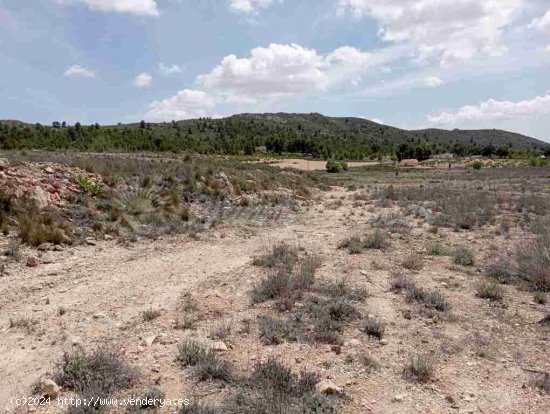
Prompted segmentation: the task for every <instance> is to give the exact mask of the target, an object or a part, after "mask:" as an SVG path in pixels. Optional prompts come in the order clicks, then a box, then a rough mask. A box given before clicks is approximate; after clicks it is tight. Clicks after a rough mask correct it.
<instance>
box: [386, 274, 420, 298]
mask: <svg viewBox="0 0 550 414" xmlns="http://www.w3.org/2000/svg"><path fill="white" fill-rule="evenodd" d="M413 286H414V282H413V281H412V280H411V279H409V277H408V276H407V275H406V274H404V273H401V272H394V273H392V274H391V276H390V291H392V292H396V293H398V292H401V291H402V290H408V289H411V288H412V287H413Z"/></svg>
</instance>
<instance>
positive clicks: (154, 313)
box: [141, 308, 161, 322]
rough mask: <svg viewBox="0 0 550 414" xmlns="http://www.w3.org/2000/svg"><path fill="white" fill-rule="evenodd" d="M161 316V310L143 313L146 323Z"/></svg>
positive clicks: (151, 309)
mask: <svg viewBox="0 0 550 414" xmlns="http://www.w3.org/2000/svg"><path fill="white" fill-rule="evenodd" d="M160 315H161V312H160V310H158V309H153V308H150V309H147V310H144V311H143V312H141V317H142V319H143V320H144V321H145V322H150V321H152V320H154V319H157V318H158V317H159V316H160Z"/></svg>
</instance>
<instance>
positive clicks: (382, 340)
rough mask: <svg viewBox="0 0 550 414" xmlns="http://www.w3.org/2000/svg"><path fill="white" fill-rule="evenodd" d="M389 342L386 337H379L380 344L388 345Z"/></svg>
mask: <svg viewBox="0 0 550 414" xmlns="http://www.w3.org/2000/svg"><path fill="white" fill-rule="evenodd" d="M389 343H390V342H389V341H388V340H387V339H385V338H384V339H381V340H380V342H379V344H380V345H388V344H389Z"/></svg>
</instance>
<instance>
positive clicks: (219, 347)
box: [210, 341, 228, 352]
mask: <svg viewBox="0 0 550 414" xmlns="http://www.w3.org/2000/svg"><path fill="white" fill-rule="evenodd" d="M210 349H211V350H212V351H215V352H225V351H227V349H228V348H227V345H226V344H225V342H222V341H218V342H214V343H213V344H212V346H211V347H210Z"/></svg>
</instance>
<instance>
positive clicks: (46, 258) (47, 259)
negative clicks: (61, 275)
mask: <svg viewBox="0 0 550 414" xmlns="http://www.w3.org/2000/svg"><path fill="white" fill-rule="evenodd" d="M53 262H54V257H53V255H52V254H51V253H47V254H45V255H44V256H42V263H44V264H49V263H53Z"/></svg>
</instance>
